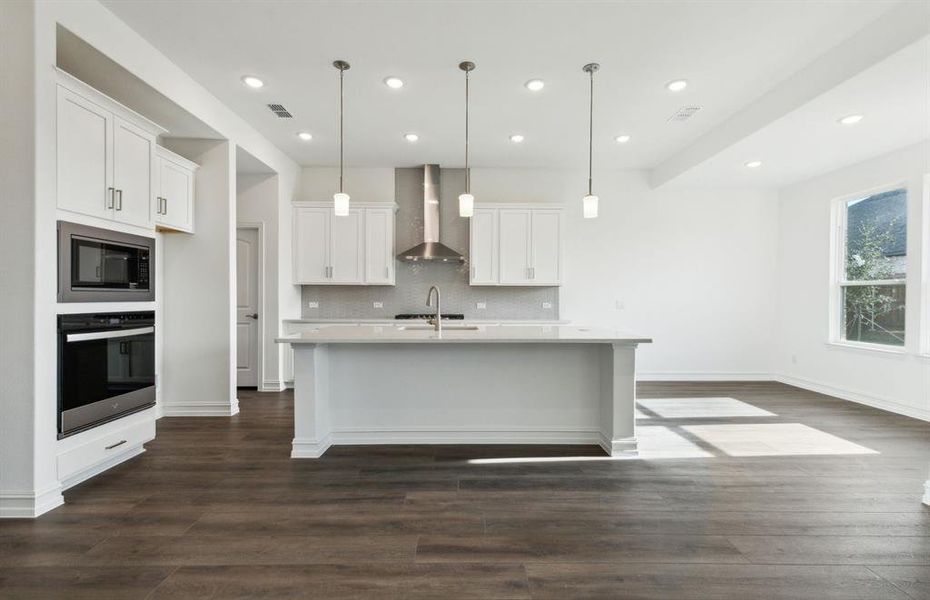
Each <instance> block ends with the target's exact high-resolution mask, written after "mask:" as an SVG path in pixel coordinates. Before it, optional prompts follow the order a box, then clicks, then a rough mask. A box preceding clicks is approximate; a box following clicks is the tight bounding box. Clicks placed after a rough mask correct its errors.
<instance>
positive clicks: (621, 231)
mask: <svg viewBox="0 0 930 600" xmlns="http://www.w3.org/2000/svg"><path fill="white" fill-rule="evenodd" d="M586 185H587V179H586V173H584V172H581V171H567V170H565V171H563V170H552V169H546V170H542V169H473V170H472V191H473V192H474V195H475V202H476V204H480V203H481V202H550V203H556V204H563V205H565V206H566V211H565V218H566V222H565V234H566V240H565V250H564V267H565V275H564V278H563V285H562V287H561V291H560V305H561V308H562V310H561V313H562V317H563V318H565V319H570V320H572V321H573V322H576V323H586V324H597V325H604V326H607V327H614V328H619V329H623V330H627V331H632V332H636V333H643V334H646V335H649V336H651V337H652V338H653V339H654V343H653V344H650V345H645V346H643V347H641V349H640V352H639V353H638V360H639V363H638V364H637V370H638V372H639V376H640V378H641V379H691V380H694V379H765V378H767V375H768V373H769V372H770V362H771V360H770V359H771V353H770V348H771V345H772V342H773V340H774V330H773V327H772V320H773V318H774V315H775V281H774V277H773V274H774V272H775V255H776V239H777V227H778V218H777V217H778V208H777V202H776V199H775V195H774V193H772V192H763V191H758V190H733V189H729V190H703V189H700V190H699V189H694V190H682V189H665V188H660V189H658V190H653V189H651V188H650V187H649V184H648V181H647V178H646V174H645V173H644V172H638V171H623V172H602V173H598V174H596V177H595V193H596V194H598V195H599V196H600V216H599V218H597V219H583V218H582V216H581V197H582V196H583V195H584V193H585V191H586ZM618 303H620V306H622V308H618Z"/></svg>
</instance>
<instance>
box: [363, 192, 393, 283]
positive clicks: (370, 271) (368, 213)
mask: <svg viewBox="0 0 930 600" xmlns="http://www.w3.org/2000/svg"><path fill="white" fill-rule="evenodd" d="M365 281H366V283H368V284H369V285H394V209H393V208H366V209H365Z"/></svg>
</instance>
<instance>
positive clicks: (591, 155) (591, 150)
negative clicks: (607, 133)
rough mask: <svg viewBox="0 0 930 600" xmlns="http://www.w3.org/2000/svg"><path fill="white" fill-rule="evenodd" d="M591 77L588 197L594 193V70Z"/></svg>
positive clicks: (590, 72)
mask: <svg viewBox="0 0 930 600" xmlns="http://www.w3.org/2000/svg"><path fill="white" fill-rule="evenodd" d="M588 74H589V75H590V76H591V100H590V104H589V111H588V195H589V196H593V195H594V194H593V193H592V188H593V186H592V173H593V163H594V69H592V70H590V71H588Z"/></svg>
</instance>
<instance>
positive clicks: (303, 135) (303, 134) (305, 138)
mask: <svg viewBox="0 0 930 600" xmlns="http://www.w3.org/2000/svg"><path fill="white" fill-rule="evenodd" d="M297 137H299V138H300V139H302V140H303V141H305V142H309V141H310V140H312V139H313V134H311V133H308V132H306V131H301V132H300V133H298V134H297Z"/></svg>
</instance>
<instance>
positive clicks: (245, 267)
mask: <svg viewBox="0 0 930 600" xmlns="http://www.w3.org/2000/svg"><path fill="white" fill-rule="evenodd" d="M258 250H259V248H258V230H257V229H253V228H243V227H240V228H238V229H236V385H237V386H239V387H257V386H258V371H259V369H258V345H259V344H260V343H261V332H260V328H259V316H260V315H259V312H258V311H259V300H258V298H259V296H258V280H259V277H258V270H259V265H258V260H259V251H258Z"/></svg>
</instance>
